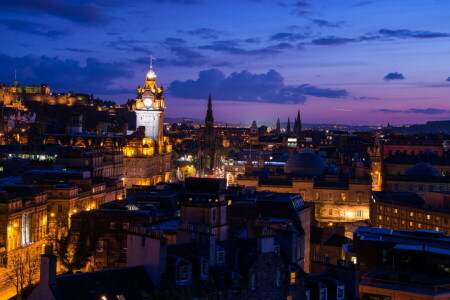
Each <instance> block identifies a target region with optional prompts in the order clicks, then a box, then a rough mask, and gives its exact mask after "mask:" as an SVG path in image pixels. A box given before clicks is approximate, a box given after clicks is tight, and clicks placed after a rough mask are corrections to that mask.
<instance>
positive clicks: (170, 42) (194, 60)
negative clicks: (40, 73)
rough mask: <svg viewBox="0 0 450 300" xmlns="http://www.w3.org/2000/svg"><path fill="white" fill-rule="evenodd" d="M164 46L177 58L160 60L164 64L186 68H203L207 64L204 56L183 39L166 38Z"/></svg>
mask: <svg viewBox="0 0 450 300" xmlns="http://www.w3.org/2000/svg"><path fill="white" fill-rule="evenodd" d="M162 45H163V46H164V47H165V48H167V49H168V50H169V51H170V52H171V53H172V54H173V55H175V57H176V58H175V59H163V60H160V62H162V63H165V64H168V65H176V66H185V67H195V66H202V65H204V64H205V63H206V61H205V57H204V56H203V54H201V53H200V52H198V51H194V50H192V48H191V47H188V45H187V43H186V41H185V40H183V39H179V38H166V39H165V40H164V41H163V42H162Z"/></svg>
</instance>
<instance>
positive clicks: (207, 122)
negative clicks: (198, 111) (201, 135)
mask: <svg viewBox="0 0 450 300" xmlns="http://www.w3.org/2000/svg"><path fill="white" fill-rule="evenodd" d="M208 125H210V126H214V116H213V110H212V100H211V94H209V97H208V109H207V111H206V118H205V126H206V127H208Z"/></svg>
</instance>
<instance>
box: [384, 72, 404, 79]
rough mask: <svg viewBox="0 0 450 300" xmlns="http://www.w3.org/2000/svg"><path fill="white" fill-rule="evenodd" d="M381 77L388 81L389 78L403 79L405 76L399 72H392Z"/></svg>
mask: <svg viewBox="0 0 450 300" xmlns="http://www.w3.org/2000/svg"><path fill="white" fill-rule="evenodd" d="M383 79H384V80H386V81H389V80H404V79H405V77H404V76H403V74H401V73H398V72H393V73H388V74H387V75H386V76H384V78H383Z"/></svg>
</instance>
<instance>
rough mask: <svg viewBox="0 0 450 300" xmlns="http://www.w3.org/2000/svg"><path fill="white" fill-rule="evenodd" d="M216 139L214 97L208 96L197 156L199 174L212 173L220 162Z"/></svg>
mask: <svg viewBox="0 0 450 300" xmlns="http://www.w3.org/2000/svg"><path fill="white" fill-rule="evenodd" d="M215 150H216V139H215V135H214V116H213V110H212V97H211V94H209V97H208V109H207V110H206V117H205V127H203V128H202V129H201V132H200V140H199V152H198V157H197V171H198V176H200V177H203V176H206V175H211V174H213V173H214V170H215V168H216V166H217V164H218V163H219V160H218V158H217V157H216V151H215Z"/></svg>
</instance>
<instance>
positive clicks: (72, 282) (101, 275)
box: [51, 266, 155, 300]
mask: <svg viewBox="0 0 450 300" xmlns="http://www.w3.org/2000/svg"><path fill="white" fill-rule="evenodd" d="M51 289H52V291H53V294H54V295H55V298H56V299H58V300H59V299H64V300H98V299H102V296H104V297H106V299H118V298H117V296H118V295H123V297H124V298H125V299H134V300H141V299H142V300H144V299H149V298H150V297H151V295H152V294H153V293H154V292H155V286H154V284H153V282H152V281H151V277H150V273H149V270H148V269H147V268H146V267H145V266H135V267H127V268H119V269H111V270H105V271H97V272H87V273H79V274H72V275H65V276H58V277H56V284H55V285H53V286H51Z"/></svg>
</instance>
